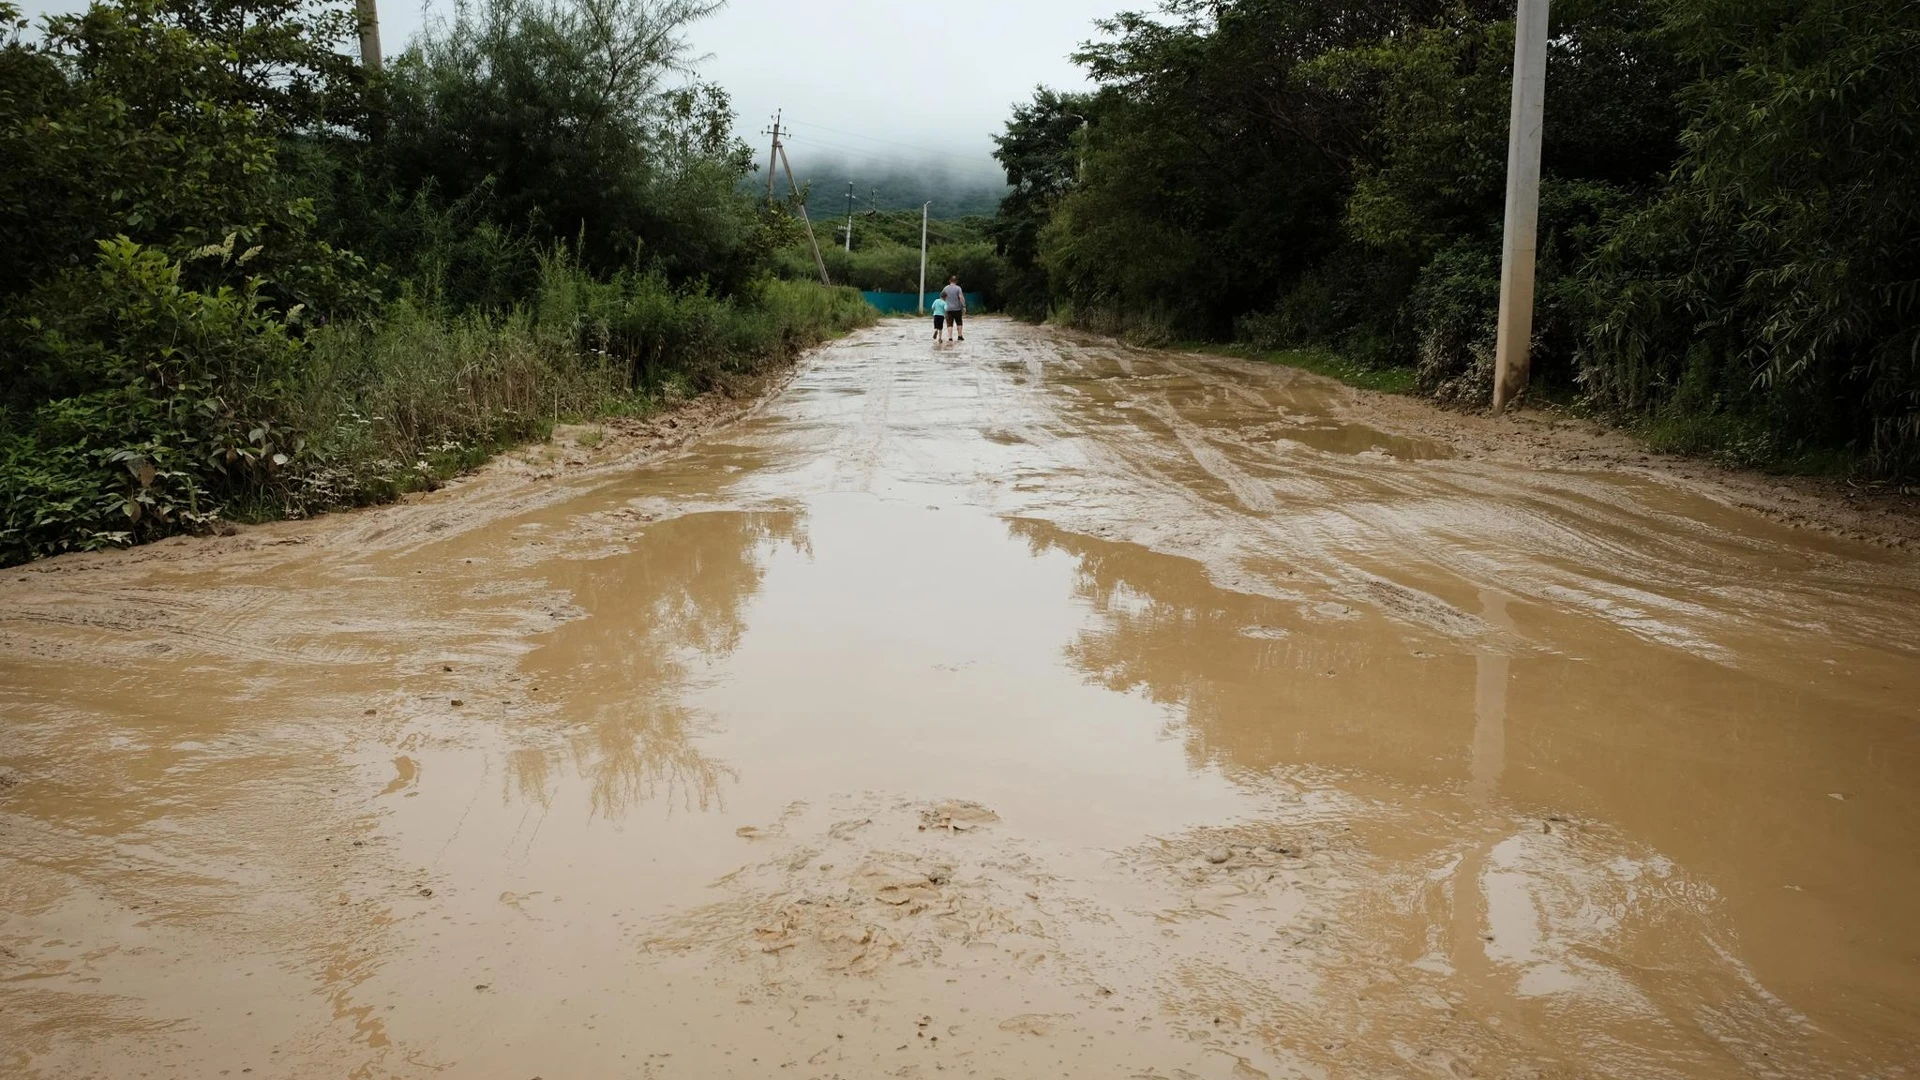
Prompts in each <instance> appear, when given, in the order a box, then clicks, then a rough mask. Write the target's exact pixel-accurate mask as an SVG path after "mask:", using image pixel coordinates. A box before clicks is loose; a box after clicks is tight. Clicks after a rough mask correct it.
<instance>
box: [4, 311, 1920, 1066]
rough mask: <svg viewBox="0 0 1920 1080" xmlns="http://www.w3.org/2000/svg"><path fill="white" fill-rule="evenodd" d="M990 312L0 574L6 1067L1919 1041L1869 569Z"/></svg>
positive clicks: (1886, 666)
mask: <svg viewBox="0 0 1920 1080" xmlns="http://www.w3.org/2000/svg"><path fill="white" fill-rule="evenodd" d="M974 329H975V334H974V340H972V341H970V342H968V343H967V344H966V346H965V347H964V348H957V349H952V350H941V351H939V352H938V353H935V352H932V351H930V350H929V348H928V346H927V345H926V343H925V342H923V341H921V340H920V333H919V331H920V327H919V325H918V324H917V323H912V324H892V325H887V326H882V327H880V328H877V329H875V330H872V331H868V332H865V333H863V334H861V335H858V336H856V337H854V338H852V339H850V340H848V341H846V342H843V343H841V344H840V345H837V346H834V347H832V348H829V349H827V350H825V351H823V352H822V353H820V354H819V355H817V356H816V357H814V358H813V359H812V360H811V361H809V362H808V364H807V365H806V366H805V367H804V368H803V369H802V370H801V371H800V373H799V374H798V376H797V378H796V379H795V380H794V381H793V383H792V384H791V385H790V386H788V387H787V388H786V389H785V390H784V392H782V393H780V394H779V395H778V396H776V397H774V398H772V399H771V400H770V401H768V402H767V403H766V404H765V405H763V406H762V407H760V408H759V409H757V410H755V411H753V412H752V413H751V415H749V416H747V417H746V418H744V419H741V420H740V421H738V422H736V423H733V424H732V425H730V426H726V427H723V428H720V429H718V430H716V431H713V432H712V433H711V434H708V435H707V436H706V437H704V438H701V439H697V440H691V441H685V442H684V444H683V445H680V446H679V448H678V449H677V450H676V451H675V452H673V453H671V454H668V455H665V456H663V457H655V458H650V459H644V460H642V459H638V458H620V457H619V456H618V455H617V454H612V453H611V452H607V453H603V454H602V455H601V457H600V458H594V455H592V454H589V453H586V452H584V451H582V452H581V453H578V454H575V453H574V452H573V451H571V450H567V451H564V452H562V453H560V454H559V455H558V456H559V458H560V459H561V460H558V461H557V462H549V464H551V466H552V467H551V468H548V467H547V466H545V465H543V464H542V463H541V462H542V461H543V460H547V459H536V458H528V459H526V460H523V461H522V462H520V463H519V464H517V465H514V466H512V467H510V468H508V469H507V470H506V471H505V474H501V475H495V476H494V477H492V478H491V479H488V478H482V479H481V480H477V481H474V482H472V483H470V484H467V485H460V486H456V487H455V488H453V489H450V490H447V491H443V492H440V493H437V494H436V495H434V496H432V497H430V498H427V499H423V500H417V501H415V502H412V503H409V504H406V505H402V506H395V507H389V508H385V509H381V510H377V511H372V512H368V513H365V514H357V515H351V516H347V517H342V518H337V519H329V520H325V521H319V522H310V523H298V524H288V525H278V526H273V527H270V528H266V529H259V530H250V531H248V532H247V533H245V534H243V536H241V537H236V538H226V539H222V540H215V541H210V542H202V543H192V544H172V545H161V546H159V547H156V548H154V549H151V550H148V551H143V552H139V553H134V554H131V555H123V556H118V557H112V558H107V557H90V558H82V559H66V560H56V561H54V562H52V563H47V564H42V565H40V566H36V567H33V568H31V569H29V570H24V571H15V572H10V573H8V574H7V575H6V576H5V578H4V581H0V1074H3V1075H6V1076H20V1077H33V1078H49V1080H51V1078H61V1080H67V1078H82V1077H114V1078H119V1077H183V1078H185V1077H193V1078H200V1077H213V1076H232V1077H239V1076H243V1075H248V1076H254V1077H297V1078H305V1077H355V1078H362V1077H364V1078H383V1077H407V1078H412V1077H431V1076H460V1077H483V1078H494V1077H498V1078H503V1080H526V1078H529V1077H544V1078H546V1080H558V1078H567V1077H594V1078H599V1077H644V1078H653V1077H659V1078H668V1077H687V1078H708V1077H728V1076H733V1077H771V1076H792V1077H796V1078H833V1077H843V1078H853V1077H880V1076H900V1077H927V1076H933V1075H936V1074H950V1075H955V1076H979V1077H1004V1078H1009V1080H1012V1078H1024V1077H1056V1076H1088V1077H1093V1076H1102V1077H1104V1076H1113V1077H1137V1078H1156V1080H1173V1078H1192V1077H1201V1078H1208V1080H1213V1078H1221V1080H1227V1078H1238V1080H1246V1078H1252V1077H1261V1076H1266V1077H1442V1078H1455V1077H1476V1076H1477V1077H1503V1078H1513V1080H1518V1078H1549V1077H1622V1078H1661V1077H1675V1078H1678V1077H1782V1078H1800V1077H1808V1078H1812V1077H1823V1078H1824V1077H1834V1076H1861V1077H1896V1076H1910V1075H1914V1073H1915V1070H1916V1067H1915V1062H1916V1061H1917V1060H1920V920H1916V919H1915V918H1914V915H1913V913H1914V911H1915V910H1916V902H1915V899H1914V898H1915V897H1916V896H1920V856H1917V855H1916V853H1917V852H1920V785H1916V784H1915V782H1914V777H1915V776H1917V775H1920V565H1916V560H1915V558H1914V556H1913V555H1912V553H1911V552H1909V551H1902V550H1899V549H1898V548H1889V547H1886V546H1876V545H1872V544H1867V543H1861V542H1857V541H1854V540H1849V539H1846V538H1842V537H1834V536H1829V535H1823V534H1821V533H1818V532H1812V531H1807V530H1800V529H1794V528H1790V527H1788V526H1787V525H1785V524H1782V523H1780V522H1778V521H1774V520H1770V519H1768V518H1766V517H1763V516H1761V515H1759V514H1756V513H1753V512H1750V511H1748V510H1745V509H1741V508H1739V507H1737V506H1733V505H1730V504H1729V503H1730V501H1731V500H1729V499H1727V498H1725V497H1722V496H1720V495H1718V494H1716V493H1715V492H1712V491H1707V490H1703V489H1700V488H1698V487H1694V486H1689V485H1687V484H1684V483H1678V482H1672V481H1669V480H1667V479H1663V478H1661V477H1658V476H1651V475H1646V474H1642V473H1636V472H1631V471H1622V470H1620V469H1617V468H1602V467H1578V466H1567V465H1554V464H1552V463H1551V462H1539V461H1536V462H1533V463H1532V464H1531V466H1530V467H1527V468H1516V467H1515V466H1514V463H1513V461H1511V460H1501V459H1499V458H1497V457H1495V456H1489V455H1487V454H1484V453H1480V452H1477V451H1476V450H1475V449H1474V448H1473V447H1472V446H1470V445H1467V444H1465V443H1463V442H1462V441H1461V440H1460V439H1457V438H1448V437H1442V435H1441V434H1437V433H1435V432H1431V431H1421V430H1419V429H1418V428H1417V426H1415V425H1409V424H1406V423H1403V422H1401V421H1402V420H1403V419H1404V418H1403V417H1402V416H1400V415H1399V414H1397V413H1395V412H1393V411H1392V410H1385V411H1382V410H1370V407H1369V406H1368V404H1367V402H1366V401H1365V400H1364V399H1362V398H1359V397H1357V396H1355V395H1353V394H1352V393H1351V392H1348V391H1345V390H1344V389H1342V388H1340V387H1337V386H1334V385H1333V384H1330V383H1326V382H1324V381H1321V380H1318V379H1314V378H1312V377H1310V376H1305V375H1301V374H1299V373H1296V372H1292V371H1288V370H1283V369H1273V368H1266V367H1260V366H1256V365H1252V364H1247V363H1242V362H1238V361H1231V360H1224V359H1216V358H1207V357H1199V356H1190V355H1174V354H1165V353H1154V352H1141V351H1134V350H1126V349H1121V348H1119V347H1116V346H1112V345H1102V344H1098V343H1093V342H1087V341H1080V340H1077V339H1073V338H1069V337H1063V336H1059V335H1055V334H1052V333H1051V332H1048V331H1043V330H1038V329H1033V328H1026V327H1021V326H1017V325H1014V324H1011V323H1006V322H998V321H993V320H981V321H980V323H979V325H978V326H977V327H975V328H974ZM656 434H657V433H656ZM553 456H554V455H553V454H551V453H550V454H549V455H548V458H552V457H553ZM570 463H571V467H570ZM536 477H537V478H538V482H537V483H536V482H533V478H536Z"/></svg>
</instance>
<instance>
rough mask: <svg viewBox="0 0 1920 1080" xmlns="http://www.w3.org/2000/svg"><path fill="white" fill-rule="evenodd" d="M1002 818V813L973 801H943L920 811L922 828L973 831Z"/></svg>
mask: <svg viewBox="0 0 1920 1080" xmlns="http://www.w3.org/2000/svg"><path fill="white" fill-rule="evenodd" d="M999 820H1000V815H999V814H996V813H994V812H993V811H991V810H989V809H987V808H986V807H984V806H981V805H980V804H979V803H972V802H953V801H949V802H943V803H940V804H938V805H936V806H930V807H927V808H926V809H924V810H922V811H920V829H921V831H922V832H925V831H926V830H928V829H944V830H946V831H947V832H956V833H960V832H972V831H973V830H975V829H978V828H980V827H981V826H983V825H992V824H994V823H995V822H997V821H999Z"/></svg>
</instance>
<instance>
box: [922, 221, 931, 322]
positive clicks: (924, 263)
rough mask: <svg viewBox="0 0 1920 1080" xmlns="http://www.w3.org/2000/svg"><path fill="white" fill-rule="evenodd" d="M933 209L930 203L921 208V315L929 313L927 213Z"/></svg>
mask: <svg viewBox="0 0 1920 1080" xmlns="http://www.w3.org/2000/svg"><path fill="white" fill-rule="evenodd" d="M932 208H933V203H931V202H928V203H925V204H923V205H922V206H921V207H920V314H922V315H925V314H926V313H927V211H928V210H930V209H932Z"/></svg>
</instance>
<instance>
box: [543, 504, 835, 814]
mask: <svg viewBox="0 0 1920 1080" xmlns="http://www.w3.org/2000/svg"><path fill="white" fill-rule="evenodd" d="M806 547H807V538H806V532H805V519H804V518H803V517H802V516H800V515H797V514H792V513H778V514H747V513H735V512H712V513H701V514H692V515H689V516H687V517H683V518H676V519H672V520H668V521H664V522H660V523H658V524H655V525H652V526H651V527H649V529H648V530H647V533H646V536H645V540H644V542H642V543H639V544H636V545H635V546H634V548H633V550H632V551H631V552H630V553H628V554H624V555H616V556H612V557H610V558H607V559H601V560H593V561H589V562H585V563H579V564H575V565H574V566H573V567H572V568H571V569H570V570H568V571H566V572H563V573H562V575H561V576H560V579H559V583H561V584H562V585H564V587H566V588H567V589H568V590H569V592H571V594H572V595H573V596H575V597H576V598H577V599H578V601H579V602H580V603H581V605H582V606H583V607H584V608H585V609H586V617H585V618H582V619H579V620H576V621H574V622H571V623H569V624H567V625H565V626H563V627H561V628H560V629H558V630H555V631H554V632H553V633H551V634H549V635H547V636H546V638H545V639H544V643H543V644H542V646H541V647H540V648H539V649H538V650H536V651H535V652H533V653H532V654H531V655H530V656H529V657H528V658H527V660H526V661H525V663H524V665H523V669H524V675H523V676H522V677H523V679H524V680H525V681H526V682H527V683H528V684H529V685H531V686H541V687H545V688H547V689H549V690H551V691H553V694H552V695H550V696H559V697H561V698H562V699H563V700H564V701H565V711H564V713H563V714H562V723H561V725H560V729H559V732H558V741H559V745H558V746H555V747H553V748H552V749H550V750H548V751H547V752H545V753H529V752H520V753H516V754H514V755H513V756H512V757H511V758H509V759H508V769H509V773H510V775H512V776H513V777H515V779H516V782H517V783H518V785H519V787H520V788H521V790H523V791H537V792H541V793H542V801H543V802H544V801H545V795H544V793H545V792H546V791H547V790H548V788H549V785H550V784H551V783H553V780H552V779H551V778H550V776H549V775H548V773H549V770H550V769H551V764H552V761H553V760H554V759H555V758H559V757H564V758H565V759H567V760H569V761H571V762H572V763H573V765H574V766H575V767H576V768H577V769H578V770H579V772H580V774H581V775H582V776H583V777H584V778H585V779H586V781H587V783H588V786H589V788H590V789H591V792H592V796H591V799H590V805H591V808H592V811H593V813H594V814H596V815H598V816H602V817H608V818H618V817H621V816H623V815H624V814H626V813H627V812H628V811H629V810H631V809H632V808H633V807H635V806H638V805H639V804H641V803H643V802H647V801H650V800H653V799H666V800H669V801H671V802H674V803H675V804H677V805H679V806H680V807H682V808H684V809H699V810H707V809H711V808H714V807H716V806H718V805H721V800H722V783H723V782H724V781H726V780H727V779H729V778H730V777H731V775H732V774H731V771H730V770H729V769H728V768H727V766H725V765H723V764H721V763H719V762H716V761H714V760H712V759H711V758H709V757H708V756H707V755H706V754H705V753H703V752H702V751H701V750H700V749H699V746H698V737H699V736H700V735H701V734H702V732H703V731H704V730H705V729H707V728H708V727H709V726H710V721H709V719H708V718H706V717H705V716H703V715H702V714H701V713H700V712H699V711H698V710H697V709H695V708H693V707H691V706H689V705H688V704H687V699H688V698H689V697H690V696H691V695H692V694H693V693H694V692H696V691H697V690H698V689H700V688H701V687H702V686H704V685H707V684H709V683H710V682H711V681H712V679H713V674H712V673H713V669H714V666H715V665H717V664H720V663H722V662H724V661H725V660H726V659H727V658H728V657H729V656H730V655H732V653H733V652H734V650H735V649H737V648H738V647H739V645H740V642H741V639H742V638H743V637H744V635H745V634H746V628H747V624H746V608H747V605H748V604H749V603H750V602H751V601H752V599H753V598H754V597H755V595H757V593H758V591H759V589H760V585H761V581H762V579H763V577H764V575H765V572H766V570H765V563H766V560H767V559H768V557H769V556H770V555H771V553H772V552H773V551H774V550H775V549H779V548H785V549H788V550H792V551H805V550H806Z"/></svg>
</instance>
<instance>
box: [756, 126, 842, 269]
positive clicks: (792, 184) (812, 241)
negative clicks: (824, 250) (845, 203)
mask: <svg viewBox="0 0 1920 1080" xmlns="http://www.w3.org/2000/svg"><path fill="white" fill-rule="evenodd" d="M784 115H786V113H785V111H784V110H782V111H781V112H776V113H774V114H773V130H772V131H771V132H767V131H763V132H761V133H760V134H762V135H769V134H770V135H772V136H773V149H772V150H770V151H768V153H767V205H768V206H772V205H773V167H774V166H775V165H780V166H784V167H785V168H786V171H787V188H788V190H790V191H792V192H793V198H794V201H795V202H796V203H798V204H799V206H800V223H801V224H802V225H805V226H806V227H807V243H808V244H809V245H811V246H812V248H813V265H814V266H815V267H817V268H818V269H819V271H820V284H822V285H831V284H833V282H831V281H829V280H828V279H827V261H826V260H825V259H823V258H821V257H820V240H819V238H817V237H815V236H814V235H813V219H811V218H809V217H808V216H807V200H806V199H804V198H802V197H801V195H800V185H799V183H797V182H796V181H795V180H794V179H793V162H791V161H789V160H787V144H786V143H784V142H781V141H780V135H781V130H780V118H781V117H782V116H784Z"/></svg>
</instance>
